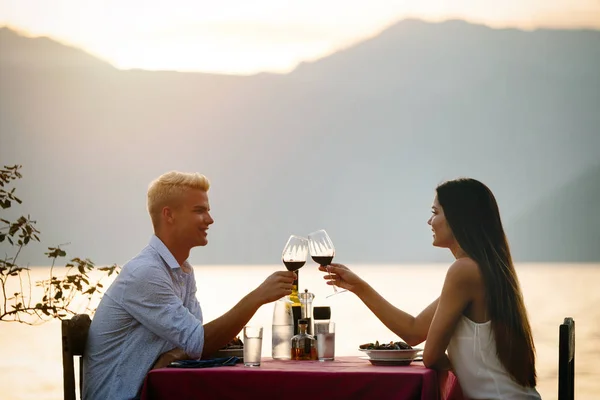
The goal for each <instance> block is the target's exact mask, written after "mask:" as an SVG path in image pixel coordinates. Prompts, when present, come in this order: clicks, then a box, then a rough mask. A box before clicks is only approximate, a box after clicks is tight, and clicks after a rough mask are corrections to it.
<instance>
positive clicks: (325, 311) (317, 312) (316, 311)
mask: <svg viewBox="0 0 600 400" xmlns="http://www.w3.org/2000/svg"><path fill="white" fill-rule="evenodd" d="M313 318H314V319H331V307H328V306H318V307H313Z"/></svg>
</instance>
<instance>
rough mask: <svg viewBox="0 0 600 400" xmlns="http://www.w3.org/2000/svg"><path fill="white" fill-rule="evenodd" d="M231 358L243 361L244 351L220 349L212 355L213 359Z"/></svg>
mask: <svg viewBox="0 0 600 400" xmlns="http://www.w3.org/2000/svg"><path fill="white" fill-rule="evenodd" d="M233 356H236V357H239V358H241V359H244V349H220V350H217V351H216V352H215V354H213V357H214V358H219V357H233Z"/></svg>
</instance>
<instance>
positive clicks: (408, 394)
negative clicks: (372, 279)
mask: <svg viewBox="0 0 600 400" xmlns="http://www.w3.org/2000/svg"><path fill="white" fill-rule="evenodd" d="M141 399H142V400H164V399H198V400H205V399H206V400H208V399H236V400H239V399H305V400H314V399H326V400H336V399H357V400H358V399H380V400H387V399H389V400H413V399H414V400H464V398H463V395H462V392H461V390H460V385H459V383H458V380H457V379H456V376H455V375H454V374H453V373H452V372H451V371H436V370H433V369H429V368H426V367H425V366H424V365H423V363H422V362H420V361H413V362H412V363H410V365H402V366H399V365H372V364H371V363H370V362H369V361H368V360H366V359H364V357H362V358H361V357H351V356H348V357H337V358H336V359H335V360H334V361H325V362H322V361H289V360H274V359H272V358H263V359H262V360H261V364H260V366H257V367H246V366H244V364H243V363H240V364H235V365H233V366H219V367H212V368H161V369H156V370H152V371H150V372H149V373H148V375H147V376H146V379H145V381H144V384H143V387H142V392H141Z"/></svg>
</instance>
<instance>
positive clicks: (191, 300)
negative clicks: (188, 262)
mask: <svg viewBox="0 0 600 400" xmlns="http://www.w3.org/2000/svg"><path fill="white" fill-rule="evenodd" d="M190 268H191V270H192V273H191V277H190V284H189V286H190V290H188V292H187V296H186V299H185V303H184V304H185V306H186V307H187V308H188V309H189V310H190V312H191V313H192V315H193V316H195V317H196V318H198V319H199V320H200V322H202V321H203V320H204V318H203V317H202V308H201V307H200V302H199V301H198V298H197V297H196V292H197V287H196V277H195V275H194V269H193V267H191V266H190Z"/></svg>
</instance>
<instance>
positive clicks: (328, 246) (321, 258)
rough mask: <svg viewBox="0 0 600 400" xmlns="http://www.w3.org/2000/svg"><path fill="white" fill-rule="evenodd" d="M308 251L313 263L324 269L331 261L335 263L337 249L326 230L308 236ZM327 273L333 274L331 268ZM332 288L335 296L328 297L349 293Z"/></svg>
mask: <svg viewBox="0 0 600 400" xmlns="http://www.w3.org/2000/svg"><path fill="white" fill-rule="evenodd" d="M308 249H309V250H310V256H311V257H312V259H313V261H314V262H316V263H317V264H319V265H320V266H322V267H323V266H326V265H327V266H328V265H329V264H331V261H333V257H334V256H335V247H333V242H332V241H331V238H330V237H329V235H328V234H327V232H326V231H325V229H321V230H318V231H316V232H313V233H311V234H309V235H308ZM327 272H329V273H330V274H331V271H330V270H329V267H327ZM332 286H333V294H330V295H329V296H327V297H331V296H334V295H336V294H339V293H344V292H347V290H338V289H337V287H336V286H335V284H333V285H332Z"/></svg>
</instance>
